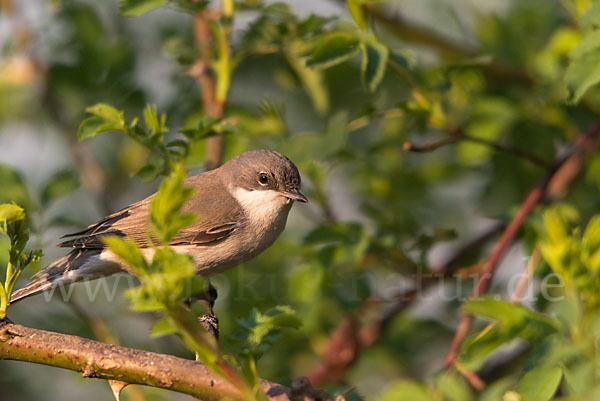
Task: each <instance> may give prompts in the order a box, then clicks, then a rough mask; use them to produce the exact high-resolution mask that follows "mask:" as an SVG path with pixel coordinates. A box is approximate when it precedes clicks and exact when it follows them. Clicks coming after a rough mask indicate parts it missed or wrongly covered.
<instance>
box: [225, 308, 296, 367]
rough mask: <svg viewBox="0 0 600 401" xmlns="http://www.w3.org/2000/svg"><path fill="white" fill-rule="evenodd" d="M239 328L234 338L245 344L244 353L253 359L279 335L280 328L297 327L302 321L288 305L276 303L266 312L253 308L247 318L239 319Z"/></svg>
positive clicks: (259, 355)
mask: <svg viewBox="0 0 600 401" xmlns="http://www.w3.org/2000/svg"><path fill="white" fill-rule="evenodd" d="M238 323H239V325H240V328H239V329H238V330H237V331H236V332H235V334H234V338H235V339H236V340H238V341H242V342H244V343H245V344H246V347H245V350H244V351H243V352H244V353H245V354H247V355H249V356H251V357H252V358H254V359H258V358H260V357H261V356H262V355H263V354H264V353H265V352H266V351H267V350H268V349H269V348H270V347H271V346H272V345H273V343H274V342H275V341H276V340H277V339H278V338H279V337H280V332H281V330H280V329H282V328H293V329H297V328H299V327H300V326H301V324H302V322H301V321H300V319H298V317H296V312H295V311H294V310H293V309H292V308H290V307H289V306H284V305H278V306H276V307H274V308H271V309H270V310H268V311H267V312H266V313H261V312H259V311H258V310H257V309H256V308H253V309H252V311H251V312H250V316H249V317H248V318H247V319H245V320H244V319H239V320H238Z"/></svg>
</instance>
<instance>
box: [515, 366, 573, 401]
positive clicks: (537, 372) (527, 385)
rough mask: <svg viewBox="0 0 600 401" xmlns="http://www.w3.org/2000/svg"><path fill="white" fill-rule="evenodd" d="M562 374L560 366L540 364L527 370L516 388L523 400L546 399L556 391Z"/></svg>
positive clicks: (535, 400)
mask: <svg viewBox="0 0 600 401" xmlns="http://www.w3.org/2000/svg"><path fill="white" fill-rule="evenodd" d="M562 375H563V371H562V369H561V368H560V367H552V366H540V367H537V368H535V369H532V370H530V371H529V372H527V373H526V374H525V376H523V378H522V379H521V381H520V382H519V385H518V386H517V389H516V390H517V392H518V393H519V394H520V395H521V396H522V397H523V401H548V400H549V399H551V398H552V396H553V395H554V393H556V389H557V388H558V385H559V384H560V381H561V379H562Z"/></svg>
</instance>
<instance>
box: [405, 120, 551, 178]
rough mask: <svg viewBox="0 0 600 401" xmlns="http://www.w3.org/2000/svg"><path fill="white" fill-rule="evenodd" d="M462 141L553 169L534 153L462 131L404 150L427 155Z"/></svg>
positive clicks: (452, 131) (450, 131)
mask: <svg viewBox="0 0 600 401" xmlns="http://www.w3.org/2000/svg"><path fill="white" fill-rule="evenodd" d="M461 140H464V141H469V142H474V143H478V144H481V145H485V146H489V147H491V148H492V149H495V150H497V151H500V152H505V153H507V154H510V155H513V156H517V157H520V158H522V159H524V160H526V161H528V162H530V163H532V164H534V165H536V166H538V167H542V168H545V169H550V168H552V165H551V163H549V162H548V161H546V160H544V159H542V158H540V157H538V156H536V155H534V154H532V153H529V152H527V151H524V150H523V149H519V148H517V147H515V146H511V145H503V144H501V143H498V142H494V141H491V140H488V139H484V138H478V137H475V136H471V135H468V134H465V133H464V132H463V131H462V130H460V129H450V130H448V136H447V137H445V138H442V139H439V140H437V141H433V142H429V143H426V144H424V145H415V144H413V143H411V142H405V143H404V146H403V147H404V150H405V151H408V152H417V153H425V152H433V151H434V150H436V149H438V148H440V147H442V146H445V145H450V144H453V143H456V142H458V141H461Z"/></svg>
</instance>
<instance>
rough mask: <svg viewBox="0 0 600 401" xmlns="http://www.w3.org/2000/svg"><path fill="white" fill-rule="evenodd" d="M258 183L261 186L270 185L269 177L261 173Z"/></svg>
mask: <svg viewBox="0 0 600 401" xmlns="http://www.w3.org/2000/svg"><path fill="white" fill-rule="evenodd" d="M258 182H259V183H260V185H267V184H268V183H269V176H268V175H267V174H265V173H260V174H259V175H258Z"/></svg>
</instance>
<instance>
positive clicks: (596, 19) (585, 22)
mask: <svg viewBox="0 0 600 401" xmlns="http://www.w3.org/2000/svg"><path fill="white" fill-rule="evenodd" d="M579 25H580V27H581V28H583V29H597V28H600V3H597V2H596V3H593V4H592V6H591V7H590V8H589V10H587V12H586V13H585V14H584V15H583V17H582V18H581V21H580V22H579Z"/></svg>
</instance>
